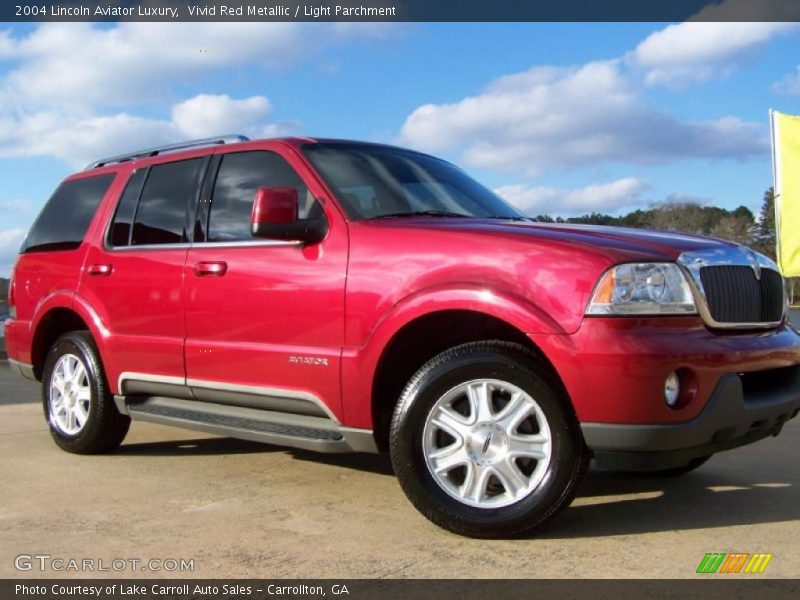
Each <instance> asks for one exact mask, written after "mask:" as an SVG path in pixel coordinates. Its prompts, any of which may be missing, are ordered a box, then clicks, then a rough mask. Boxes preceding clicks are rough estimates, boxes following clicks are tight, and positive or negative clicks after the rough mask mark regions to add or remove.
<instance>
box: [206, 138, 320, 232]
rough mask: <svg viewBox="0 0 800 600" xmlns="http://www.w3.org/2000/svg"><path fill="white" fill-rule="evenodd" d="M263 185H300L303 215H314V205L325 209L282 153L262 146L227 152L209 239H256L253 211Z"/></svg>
mask: <svg viewBox="0 0 800 600" xmlns="http://www.w3.org/2000/svg"><path fill="white" fill-rule="evenodd" d="M260 187H289V188H294V189H296V190H297V199H298V203H299V206H298V218H300V219H306V218H309V214H310V213H311V214H312V215H313V210H312V209H315V208H316V210H321V208H320V207H319V206H318V203H317V201H316V199H315V198H314V197H313V196H312V195H311V193H310V192H309V191H308V187H306V184H305V183H303V180H302V179H301V178H300V176H299V175H298V174H297V172H296V171H295V170H294V169H293V168H292V166H291V165H290V164H289V163H288V162H286V160H285V159H284V158H283V157H282V156H280V155H278V154H275V153H274V152H266V151H261V150H259V151H255V152H233V153H230V154H225V155H223V158H222V164H221V165H220V167H219V172H218V174H217V180H216V182H215V183H214V191H213V193H212V195H211V216H210V219H209V225H208V232H209V241H211V242H228V241H240V240H249V239H252V236H251V235H250V213H251V212H252V211H253V201H254V200H255V197H256V190H257V189H258V188H260ZM315 205H316V207H315Z"/></svg>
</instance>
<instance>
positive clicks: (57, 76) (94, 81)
mask: <svg viewBox="0 0 800 600" xmlns="http://www.w3.org/2000/svg"><path fill="white" fill-rule="evenodd" d="M392 31H394V29H393V28H392V25H387V24H385V23H378V24H372V23H363V24H353V23H351V24H347V26H346V27H344V26H343V24H338V23H259V22H253V23H120V24H118V25H116V26H113V27H107V26H105V25H98V24H91V23H45V24H42V25H40V26H38V27H37V28H35V29H34V30H33V31H31V32H30V33H25V34H22V35H18V36H12V35H11V34H10V33H9V32H8V31H5V32H2V33H0V59H3V58H5V59H6V60H13V61H16V62H18V63H19V64H18V65H17V66H15V67H14V68H12V70H11V72H10V73H9V74H8V76H7V77H6V78H5V80H4V81H3V83H2V87H3V88H5V89H6V95H7V96H8V97H9V98H11V99H12V100H14V101H15V103H16V104H17V105H24V103H26V102H33V103H35V104H36V105H37V106H51V107H61V106H64V105H72V106H73V109H74V110H75V109H84V110H87V109H91V108H93V107H97V106H117V107H120V106H131V105H135V104H138V103H141V102H145V101H157V100H160V99H162V98H163V97H164V95H165V94H167V95H169V94H170V92H171V90H172V89H173V87H174V86H175V85H177V84H185V83H187V82H189V83H190V82H193V81H196V80H197V79H198V78H199V77H200V76H202V75H205V74H208V73H210V72H222V71H225V72H226V73H229V74H231V73H236V72H239V71H241V70H242V69H243V68H245V67H248V66H255V67H261V68H263V69H265V70H272V71H275V70H284V69H286V68H289V67H291V66H293V65H294V64H296V63H297V62H298V61H299V60H301V59H304V58H307V57H309V56H313V55H314V53H316V52H319V51H320V50H321V49H323V48H325V47H329V46H331V45H332V44H337V43H341V42H343V41H347V40H352V39H359V38H365V39H374V38H376V37H377V38H382V37H385V36H387V35H389V33H391V32H392Z"/></svg>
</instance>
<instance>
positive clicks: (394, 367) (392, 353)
mask: <svg viewBox="0 0 800 600" xmlns="http://www.w3.org/2000/svg"><path fill="white" fill-rule="evenodd" d="M487 340H499V341H506V342H511V343H514V344H517V345H519V346H521V347H523V348H524V349H525V350H527V351H528V352H529V353H530V354H531V356H532V358H533V360H534V361H535V362H536V363H537V364H539V365H542V366H544V367H545V368H546V370H547V371H548V372H549V374H550V375H551V377H550V378H551V379H552V380H553V383H554V384H555V385H557V386H558V387H559V391H561V392H562V393H563V394H564V396H565V397H566V398H569V395H568V394H567V391H566V388H565V387H564V385H563V383H562V382H561V379H560V377H559V376H558V373H557V372H556V370H555V367H554V366H553V365H552V363H551V362H550V361H549V359H548V358H547V356H546V355H545V354H544V352H543V351H542V350H541V348H539V347H538V346H537V345H536V344H535V343H534V342H533V341H532V340H531V338H530V337H529V336H528V335H526V333H525V332H524V331H523V330H522V329H520V328H519V326H518V325H515V324H513V323H511V322H509V321H508V320H505V319H503V318H500V317H499V316H497V315H495V314H491V313H489V312H486V311H482V310H476V309H475V308H445V309H441V310H435V311H431V312H427V313H423V314H419V315H416V316H415V317H414V318H411V319H408V320H407V321H405V322H404V323H403V324H402V325H401V326H400V327H398V328H397V329H396V330H395V331H394V332H393V334H392V335H391V336H390V337H389V338H388V340H387V342H386V344H385V345H384V346H383V349H382V351H381V353H380V356H379V357H378V359H377V362H376V365H375V369H374V372H373V377H372V388H371V393H370V400H371V403H370V410H371V414H372V423H373V433H374V436H375V441H376V444H377V446H378V448H379V449H380V450H381V451H384V450H386V449H387V447H388V439H389V427H390V425H391V419H392V414H393V412H394V408H395V406H396V404H397V401H398V399H399V397H400V394H401V392H402V390H403V388H404V387H405V385H406V383H407V382H408V380H409V379H411V377H412V376H413V374H414V373H416V372H417V370H419V368H420V367H422V365H424V364H425V363H426V362H428V361H429V360H430V359H431V358H433V357H434V356H436V355H438V354H440V353H441V352H444V351H445V350H447V349H449V348H452V347H454V346H458V345H461V344H465V343H468V342H476V341H487ZM570 408H572V407H571V402H570Z"/></svg>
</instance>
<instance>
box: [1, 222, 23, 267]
mask: <svg viewBox="0 0 800 600" xmlns="http://www.w3.org/2000/svg"><path fill="white" fill-rule="evenodd" d="M25 233H26V232H25V230H24V229H6V230H4V231H0V277H8V275H9V273H11V267H12V266H13V264H14V261H15V260H16V258H17V254H18V253H19V247H20V245H21V244H22V240H23V239H25Z"/></svg>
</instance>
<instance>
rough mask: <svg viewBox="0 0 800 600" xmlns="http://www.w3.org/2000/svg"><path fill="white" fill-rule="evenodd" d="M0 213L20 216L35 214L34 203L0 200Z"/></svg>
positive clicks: (13, 199)
mask: <svg viewBox="0 0 800 600" xmlns="http://www.w3.org/2000/svg"><path fill="white" fill-rule="evenodd" d="M0 211H2V212H3V213H5V214H7V213H16V214H18V215H28V214H31V213H32V212H33V203H32V202H29V201H28V200H22V199H20V198H12V199H11V200H0Z"/></svg>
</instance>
